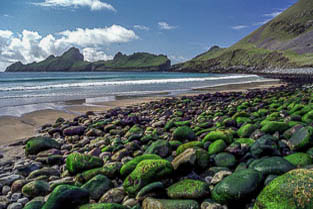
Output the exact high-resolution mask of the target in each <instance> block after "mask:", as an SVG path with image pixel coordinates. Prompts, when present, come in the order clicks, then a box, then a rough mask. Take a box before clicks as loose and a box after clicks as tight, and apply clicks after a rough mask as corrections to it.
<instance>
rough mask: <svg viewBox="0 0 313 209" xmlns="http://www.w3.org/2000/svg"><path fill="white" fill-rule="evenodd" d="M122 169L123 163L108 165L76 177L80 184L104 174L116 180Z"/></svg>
mask: <svg viewBox="0 0 313 209" xmlns="http://www.w3.org/2000/svg"><path fill="white" fill-rule="evenodd" d="M121 167H122V163H121V162H111V163H106V164H105V165H104V166H103V167H100V168H93V169H90V170H86V171H84V172H82V173H80V174H78V175H76V180H77V181H79V182H80V183H85V182H87V181H89V180H90V179H92V178H93V177H95V176H96V175H98V174H102V175H104V176H107V177H109V178H115V177H116V176H119V173H120V169H121Z"/></svg>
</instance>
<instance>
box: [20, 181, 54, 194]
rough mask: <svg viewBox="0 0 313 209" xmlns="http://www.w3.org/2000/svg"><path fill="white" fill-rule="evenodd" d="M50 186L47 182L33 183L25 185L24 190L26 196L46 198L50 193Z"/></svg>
mask: <svg viewBox="0 0 313 209" xmlns="http://www.w3.org/2000/svg"><path fill="white" fill-rule="evenodd" d="M49 188H50V187H49V184H48V183H47V182H45V181H40V180H37V181H32V182H29V183H28V184H25V185H24V186H23V188H22V193H23V195H24V196H26V197H29V198H34V197H37V196H45V195H47V194H48V193H49Z"/></svg>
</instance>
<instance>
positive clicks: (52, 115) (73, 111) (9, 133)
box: [0, 81, 282, 145]
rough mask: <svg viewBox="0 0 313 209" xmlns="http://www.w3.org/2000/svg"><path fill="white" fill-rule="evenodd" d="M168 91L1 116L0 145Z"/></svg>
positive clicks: (226, 88) (237, 87) (236, 87)
mask: <svg viewBox="0 0 313 209" xmlns="http://www.w3.org/2000/svg"><path fill="white" fill-rule="evenodd" d="M280 85H282V83H281V82H280V81H265V82H256V83H245V84H230V85H223V86H215V87H208V88H201V89H194V92H190V93H185V94H181V95H178V96H193V95H198V94H200V93H215V92H230V91H247V90H251V89H266V88H270V87H277V86H280ZM165 96H166V95H164V96H163V95H159V96H145V97H117V98H116V100H115V101H107V102H99V103H94V104H88V105H85V104H84V101H83V100H77V101H68V102H66V103H65V104H66V105H67V106H66V107H65V108H64V110H51V109H48V110H39V111H34V112H30V113H27V114H24V115H22V116H21V117H11V116H3V117H0V145H8V144H11V143H15V142H17V141H20V140H23V139H26V138H29V137H31V136H34V135H36V131H37V130H38V128H39V127H41V126H42V125H44V124H51V123H54V122H55V120H56V119H57V118H59V117H62V118H64V119H66V120H70V119H73V118H74V117H75V116H78V115H80V114H84V113H86V112H87V111H93V112H103V111H106V110H108V109H111V108H114V107H126V106H131V105H138V104H141V103H144V102H150V101H157V100H161V99H163V98H165Z"/></svg>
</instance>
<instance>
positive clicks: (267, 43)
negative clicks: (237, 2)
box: [174, 0, 313, 72]
mask: <svg viewBox="0 0 313 209" xmlns="http://www.w3.org/2000/svg"><path fill="white" fill-rule="evenodd" d="M312 66H313V1H312V0H299V1H298V2H297V3H296V4H294V5H293V6H291V7H290V8H288V9H287V10H286V11H284V12H283V13H282V14H280V15H279V16H277V17H276V18H274V19H273V20H271V21H270V22H268V23H266V24H265V25H263V26H261V27H260V28H258V29H257V30H256V31H254V32H253V33H251V34H249V35H248V36H246V37H245V38H243V39H242V40H240V41H239V42H237V43H236V44H234V45H233V46H231V47H229V48H225V49H220V48H218V49H213V50H212V49H211V50H209V51H208V52H206V53H204V54H202V55H200V56H197V57H195V58H194V59H192V60H190V61H188V62H185V63H182V64H178V65H175V66H174V69H175V70H179V71H206V72H208V71H214V72H220V71H223V70H224V71H231V70H232V69H245V68H246V69H247V68H249V69H253V70H254V71H257V70H261V69H265V68H301V67H312Z"/></svg>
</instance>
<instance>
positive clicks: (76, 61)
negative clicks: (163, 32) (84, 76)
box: [6, 48, 171, 72]
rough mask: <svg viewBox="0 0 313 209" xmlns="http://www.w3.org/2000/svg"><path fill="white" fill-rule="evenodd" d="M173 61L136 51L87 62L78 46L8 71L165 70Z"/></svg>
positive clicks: (10, 67)
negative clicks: (109, 58)
mask: <svg viewBox="0 0 313 209" xmlns="http://www.w3.org/2000/svg"><path fill="white" fill-rule="evenodd" d="M170 67H171V61H170V60H169V59H168V58H167V57H166V56H164V55H158V56H157V55H153V54H148V53H135V54H133V55H130V56H127V55H123V54H122V53H120V52H119V53H117V54H116V55H115V57H114V59H113V60H109V61H98V62H94V63H91V62H86V61H84V56H83V55H82V54H81V53H80V52H79V50H78V49H77V48H71V49H69V50H68V51H67V52H65V53H64V54H63V55H62V56H60V57H55V56H53V55H51V56H49V57H48V58H47V59H45V60H44V61H41V62H38V63H36V62H34V63H31V64H27V65H23V64H22V63H21V62H17V63H14V64H12V65H10V66H9V67H8V68H7V69H6V72H74V71H109V70H110V71H111V70H121V71H130V70H133V71H134V70H136V71H137V70H138V71H165V70H168V69H169V68H170Z"/></svg>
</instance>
